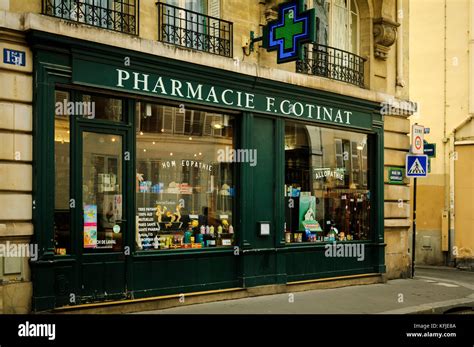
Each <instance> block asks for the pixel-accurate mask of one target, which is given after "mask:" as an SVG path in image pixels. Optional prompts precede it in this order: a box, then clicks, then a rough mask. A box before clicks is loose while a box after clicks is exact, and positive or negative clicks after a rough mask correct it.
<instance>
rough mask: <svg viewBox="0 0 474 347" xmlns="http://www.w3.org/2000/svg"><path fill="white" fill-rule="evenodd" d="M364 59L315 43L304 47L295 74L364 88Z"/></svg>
mask: <svg viewBox="0 0 474 347" xmlns="http://www.w3.org/2000/svg"><path fill="white" fill-rule="evenodd" d="M365 60H366V59H364V58H362V57H359V56H358V55H356V54H353V53H350V52H346V51H343V50H341V49H338V48H334V47H329V46H325V45H321V44H317V43H313V44H310V45H306V47H305V52H304V58H303V60H297V61H296V72H300V73H305V74H308V75H315V76H321V77H326V78H330V79H333V80H338V81H343V82H347V83H351V84H354V85H356V86H359V87H361V88H364V63H365Z"/></svg>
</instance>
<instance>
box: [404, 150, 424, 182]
mask: <svg viewBox="0 0 474 347" xmlns="http://www.w3.org/2000/svg"><path fill="white" fill-rule="evenodd" d="M405 172H406V176H407V177H426V176H427V175H428V156H427V155H414V154H407V158H406V170H405Z"/></svg>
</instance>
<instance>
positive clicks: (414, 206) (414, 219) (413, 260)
mask: <svg viewBox="0 0 474 347" xmlns="http://www.w3.org/2000/svg"><path fill="white" fill-rule="evenodd" d="M413 185H414V187H413V228H412V229H413V237H412V244H411V278H413V277H415V253H416V252H415V249H416V248H415V247H416V177H415V178H414V182H413Z"/></svg>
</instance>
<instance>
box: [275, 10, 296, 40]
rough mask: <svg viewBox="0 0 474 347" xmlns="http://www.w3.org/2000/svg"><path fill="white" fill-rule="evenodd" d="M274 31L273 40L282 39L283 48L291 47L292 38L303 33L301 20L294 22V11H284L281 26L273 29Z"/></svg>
mask: <svg viewBox="0 0 474 347" xmlns="http://www.w3.org/2000/svg"><path fill="white" fill-rule="evenodd" d="M273 30H274V31H275V40H276V41H278V40H280V39H283V48H284V49H291V48H292V47H293V38H294V37H296V36H298V35H303V34H304V27H303V23H302V22H296V23H295V22H294V13H293V11H292V10H288V11H286V12H285V17H284V20H283V26H279V27H276V28H274V29H273Z"/></svg>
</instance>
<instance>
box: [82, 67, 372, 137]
mask: <svg viewBox="0 0 474 347" xmlns="http://www.w3.org/2000/svg"><path fill="white" fill-rule="evenodd" d="M73 66H74V68H73V81H74V83H77V84H83V85H89V86H96V87H97V86H98V87H106V88H109V89H114V90H119V91H127V92H132V93H137V94H142V95H152V96H157V97H160V98H165V99H171V100H176V101H180V102H183V101H184V102H193V103H198V104H202V105H209V106H213V107H216V106H218V107H224V108H230V109H234V110H240V111H249V112H258V113H265V114H271V115H279V116H285V117H291V118H298V119H304V120H310V121H315V122H322V123H327V124H333V125H341V126H351V127H360V128H366V129H367V128H370V127H371V125H372V117H371V115H370V114H368V113H366V112H361V111H358V110H355V109H354V110H349V109H344V108H340V107H331V106H328V105H327V104H326V105H320V104H317V103H312V102H307V101H304V100H295V99H292V98H284V97H281V96H278V95H277V92H278V91H276V93H273V94H271V95H265V94H263V93H255V92H250V91H249V90H246V91H245V90H238V89H235V88H232V87H230V86H229V87H223V86H222V85H217V84H216V85H214V84H210V83H199V82H196V81H194V80H185V79H182V78H173V77H170V76H165V75H158V74H153V73H151V72H150V73H144V72H141V71H134V70H131V69H129V68H118V67H115V66H113V65H107V64H104V63H98V62H92V61H89V60H79V59H75V60H74V65H73ZM249 87H251V86H249Z"/></svg>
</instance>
